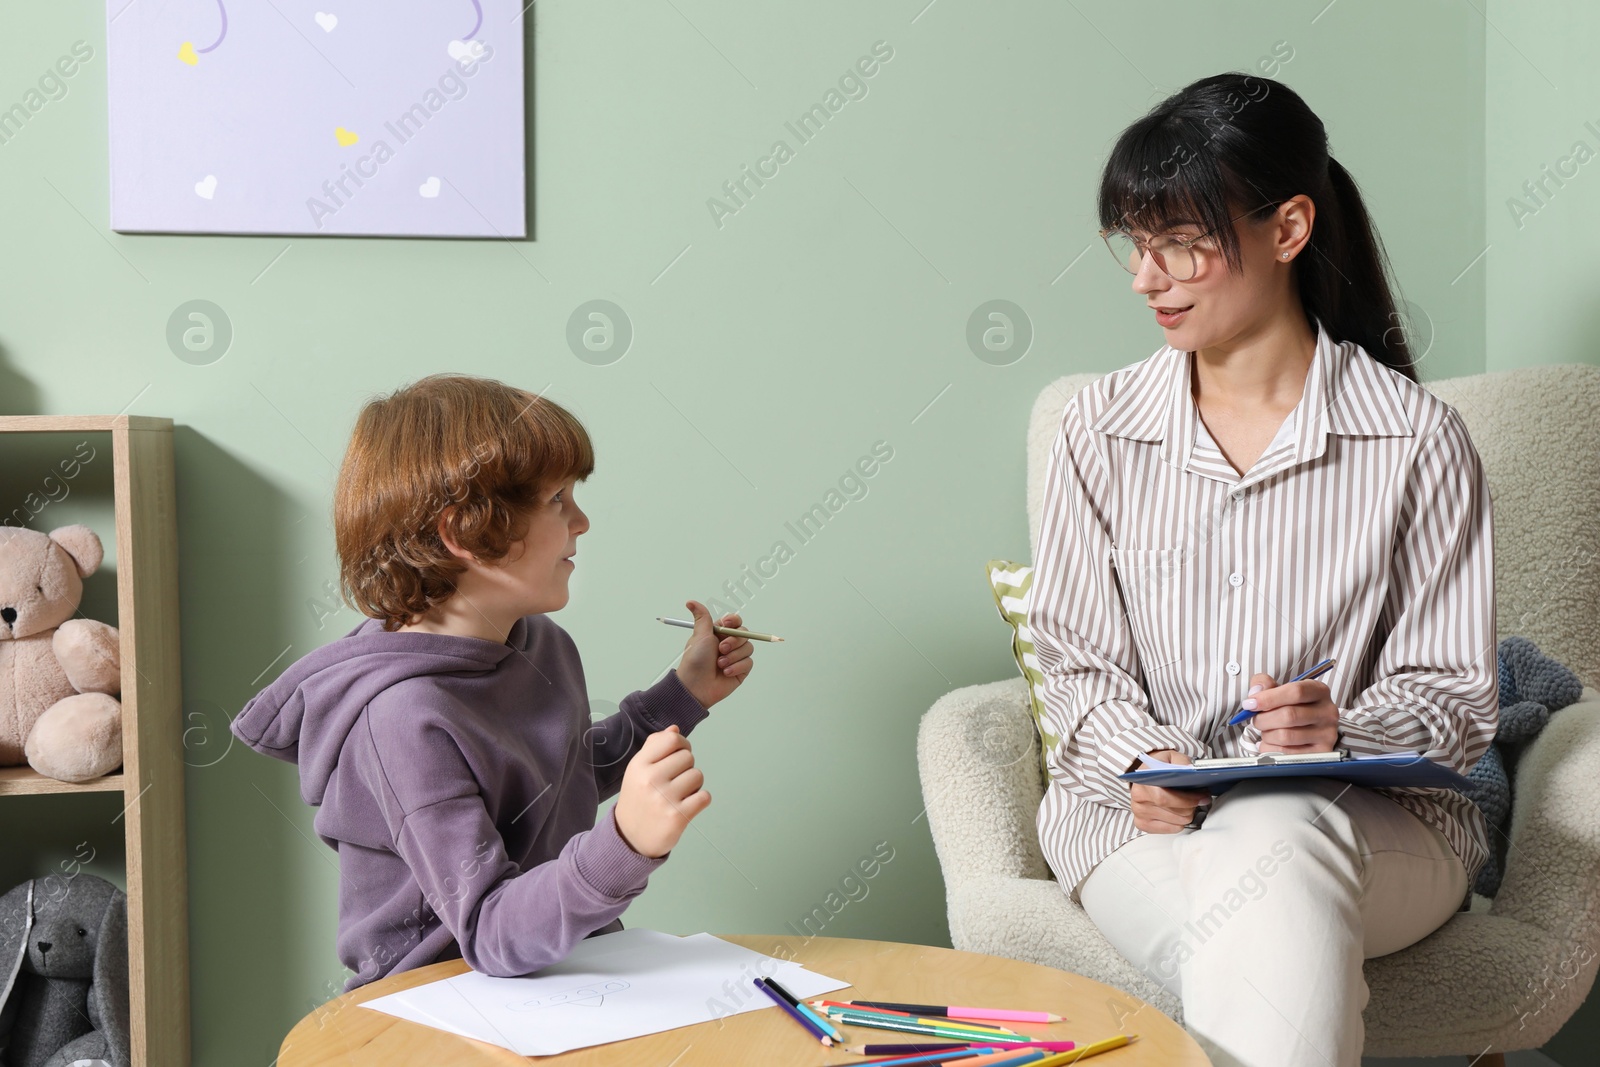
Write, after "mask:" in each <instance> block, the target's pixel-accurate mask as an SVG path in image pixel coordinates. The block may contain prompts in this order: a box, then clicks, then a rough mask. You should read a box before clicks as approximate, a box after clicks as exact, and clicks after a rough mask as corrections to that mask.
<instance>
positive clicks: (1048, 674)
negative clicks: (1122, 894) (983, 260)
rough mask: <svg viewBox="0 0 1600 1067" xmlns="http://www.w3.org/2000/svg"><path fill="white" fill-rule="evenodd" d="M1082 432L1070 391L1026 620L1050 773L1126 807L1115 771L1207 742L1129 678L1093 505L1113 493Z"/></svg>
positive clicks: (1100, 520)
mask: <svg viewBox="0 0 1600 1067" xmlns="http://www.w3.org/2000/svg"><path fill="white" fill-rule="evenodd" d="M1088 437H1089V435H1088V432H1087V429H1086V427H1085V426H1084V423H1083V417H1082V414H1081V412H1080V410H1079V398H1077V397H1074V398H1073V399H1072V400H1071V401H1069V402H1068V403H1067V405H1066V410H1065V411H1064V413H1063V415H1062V421H1061V428H1060V430H1059V431H1058V432H1057V434H1056V439H1055V443H1054V445H1053V446H1052V447H1051V450H1050V458H1049V462H1048V465H1047V468H1046V472H1045V495H1044V504H1043V519H1042V523H1041V528H1040V533H1039V548H1038V553H1037V557H1036V559H1035V560H1034V576H1033V595H1032V597H1031V599H1030V602H1029V607H1028V625H1029V627H1030V629H1031V630H1032V631H1033V640H1034V650H1035V654H1036V655H1037V656H1038V659H1039V668H1040V671H1041V672H1042V673H1043V675H1044V705H1045V717H1046V719H1047V721H1048V723H1049V726H1050V728H1051V731H1052V732H1053V733H1055V734H1056V735H1057V736H1059V737H1060V738H1061V741H1060V743H1059V744H1058V745H1057V746H1056V748H1055V750H1054V751H1053V752H1052V753H1051V754H1050V758H1049V761H1048V762H1049V765H1050V767H1051V774H1052V777H1054V778H1055V779H1056V780H1058V781H1060V782H1061V784H1062V785H1063V786H1065V788H1067V789H1068V790H1069V791H1071V792H1072V793H1074V794H1075V795H1077V796H1079V797H1081V798H1083V799H1085V800H1089V801H1093V802H1096V803H1100V804H1106V805H1110V806H1113V807H1120V808H1130V807H1131V801H1130V795H1129V791H1128V783H1126V782H1123V781H1120V780H1119V779H1118V778H1117V777H1116V776H1117V775H1118V774H1121V773H1123V772H1125V771H1127V770H1128V769H1130V768H1131V767H1132V765H1133V764H1134V762H1135V761H1136V760H1137V759H1138V758H1139V757H1140V756H1141V755H1143V754H1144V753H1147V752H1153V751H1157V750H1160V749H1176V750H1177V751H1180V752H1183V753H1185V754H1187V755H1188V756H1190V757H1191V758H1200V757H1203V756H1204V755H1206V749H1205V746H1204V745H1202V744H1201V743H1200V742H1199V741H1198V740H1196V739H1195V738H1194V737H1193V736H1192V735H1190V734H1189V733H1188V732H1187V731H1185V730H1184V729H1182V728H1181V727H1179V726H1175V725H1171V724H1165V723H1161V722H1158V721H1157V720H1156V719H1155V718H1154V717H1153V716H1152V715H1151V711H1150V699H1149V696H1148V694H1147V693H1146V692H1145V690H1144V688H1143V686H1142V685H1141V684H1140V682H1139V680H1138V678H1137V677H1136V674H1137V672H1138V669H1139V668H1138V660H1137V652H1136V649H1135V645H1134V639H1133V631H1132V629H1131V627H1130V626H1129V623H1128V618H1127V612H1126V608H1125V605H1124V604H1123V600H1122V594H1121V591H1120V588H1119V586H1118V583H1117V578H1116V573H1115V568H1114V567H1113V565H1112V560H1111V548H1112V542H1111V536H1110V533H1109V531H1108V528H1107V525H1106V519H1105V516H1104V515H1103V514H1102V513H1101V511H1100V505H1099V503H1098V502H1099V501H1103V500H1109V499H1110V498H1111V495H1112V494H1111V493H1110V491H1109V490H1110V486H1109V484H1108V478H1107V474H1106V470H1105V465H1104V462H1103V460H1102V458H1101V457H1100V456H1099V454H1098V453H1096V452H1095V451H1094V449H1093V447H1092V444H1091V443H1090V441H1089V440H1088Z"/></svg>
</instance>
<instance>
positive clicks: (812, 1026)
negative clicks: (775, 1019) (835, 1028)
mask: <svg viewBox="0 0 1600 1067" xmlns="http://www.w3.org/2000/svg"><path fill="white" fill-rule="evenodd" d="M750 981H751V984H753V985H754V986H755V987H756V988H757V989H759V990H761V992H763V993H765V994H766V995H767V996H768V997H770V998H771V1000H772V1002H773V1003H774V1004H776V1005H777V1006H778V1007H780V1008H782V1009H783V1010H784V1012H785V1013H786V1014H787V1015H788V1016H789V1017H790V1018H791V1019H793V1020H794V1021H795V1022H797V1023H799V1024H800V1025H801V1026H803V1027H805V1028H806V1032H807V1033H809V1034H811V1035H812V1036H813V1037H815V1038H816V1039H817V1040H818V1041H821V1042H822V1043H823V1044H824V1045H826V1046H828V1047H829V1048H832V1047H833V1038H831V1037H829V1036H828V1035H827V1034H826V1033H825V1032H824V1031H823V1030H822V1028H821V1027H819V1026H817V1024H816V1023H814V1022H812V1021H811V1020H810V1019H807V1018H806V1017H805V1016H804V1015H802V1014H800V1010H799V1009H798V1008H792V1007H790V1006H789V1003H788V1001H786V1000H784V999H783V998H782V997H780V996H778V991H777V990H775V989H769V988H768V987H767V986H766V985H764V984H762V981H761V979H759V978H752V979H750Z"/></svg>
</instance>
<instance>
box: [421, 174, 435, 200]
mask: <svg viewBox="0 0 1600 1067" xmlns="http://www.w3.org/2000/svg"><path fill="white" fill-rule="evenodd" d="M417 192H419V193H421V194H422V195H423V196H425V197H427V198H428V199H429V200H432V199H433V198H434V197H436V196H438V195H439V179H438V178H429V179H428V180H427V181H425V182H423V183H422V184H421V185H419V186H417Z"/></svg>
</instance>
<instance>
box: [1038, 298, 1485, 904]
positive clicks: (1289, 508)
mask: <svg viewBox="0 0 1600 1067" xmlns="http://www.w3.org/2000/svg"><path fill="white" fill-rule="evenodd" d="M1191 362H1192V357H1191V356H1190V354H1189V353H1187V352H1182V351H1179V350H1177V349H1174V348H1172V347H1170V346H1163V347H1162V348H1161V349H1160V350H1158V351H1157V352H1156V353H1154V354H1153V355H1151V356H1150V357H1149V358H1147V359H1144V360H1141V361H1139V362H1138V363H1135V364H1133V365H1132V366H1129V367H1124V368H1122V369H1120V370H1117V371H1113V372H1112V373H1110V374H1107V375H1105V376H1104V377H1102V378H1100V379H1099V380H1097V381H1095V382H1094V383H1092V384H1090V385H1089V386H1087V387H1085V388H1084V389H1083V390H1081V391H1080V392H1079V393H1078V394H1077V395H1076V396H1074V397H1072V399H1071V400H1069V401H1068V402H1067V404H1066V407H1065V409H1064V411H1063V412H1062V420H1061V428H1060V431H1059V432H1058V433H1057V435H1056V440H1055V444H1054V446H1053V447H1052V449H1051V453H1050V460H1049V467H1048V470H1047V472H1046V483H1045V499H1044V511H1043V516H1042V519H1041V528H1040V533H1039V540H1038V553H1037V558H1036V560H1035V564H1034V583H1033V595H1032V597H1031V598H1030V604H1029V612H1028V622H1029V625H1030V626H1031V628H1032V630H1033V637H1034V644H1035V650H1036V652H1037V655H1038V659H1039V666H1040V669H1041V671H1042V673H1043V675H1044V687H1043V689H1044V705H1045V718H1046V720H1047V723H1046V725H1047V727H1048V728H1049V730H1050V732H1051V733H1053V734H1054V735H1055V736H1057V737H1058V738H1060V741H1059V742H1058V743H1057V744H1056V745H1055V747H1054V748H1052V749H1051V750H1050V752H1049V753H1048V756H1047V761H1046V762H1047V764H1048V767H1049V771H1050V779H1051V781H1050V783H1049V786H1048V788H1047V789H1046V792H1045V797H1044V800H1043V802H1042V803H1041V804H1040V807H1039V815H1038V829H1039V837H1040V844H1041V847H1042V849H1043V851H1044V854H1045V858H1046V860H1047V862H1048V863H1049V864H1050V867H1051V870H1053V871H1054V872H1055V875H1056V878H1057V879H1058V880H1059V881H1060V882H1061V883H1062V885H1063V886H1064V887H1067V888H1069V889H1071V890H1072V891H1073V892H1074V894H1075V893H1076V886H1077V884H1078V882H1079V881H1080V880H1081V879H1082V878H1083V877H1084V876H1085V875H1086V874H1088V873H1089V871H1090V870H1092V869H1093V867H1094V865H1095V864H1096V863H1098V862H1099V861H1100V860H1101V859H1103V858H1104V857H1105V856H1106V855H1108V854H1109V853H1110V852H1111V851H1112V850H1114V849H1115V848H1116V847H1117V846H1119V845H1121V844H1123V843H1124V842H1126V841H1128V840H1129V839H1131V838H1132V837H1134V836H1135V835H1136V834H1137V833H1138V832H1139V831H1138V830H1137V829H1136V828H1135V826H1134V822H1133V812H1132V809H1131V807H1130V795H1129V791H1128V783H1126V782H1123V781H1121V780H1119V779H1118V778H1117V777H1116V776H1117V775H1118V774H1120V773H1122V772H1124V771H1126V770H1128V769H1129V767H1130V766H1131V765H1132V764H1133V763H1134V761H1135V760H1137V759H1138V758H1139V756H1140V755H1142V754H1143V753H1146V752H1150V751H1154V750H1158V749H1168V748H1170V749H1176V750H1178V751H1180V752H1184V753H1186V754H1187V755H1188V756H1189V757H1190V758H1200V757H1204V756H1242V755H1254V754H1255V753H1256V752H1257V751H1258V746H1259V745H1260V742H1261V733H1260V731H1259V729H1257V728H1256V726H1255V725H1254V722H1253V720H1252V721H1250V722H1248V723H1245V724H1241V725H1239V726H1228V725H1227V720H1228V718H1229V717H1230V716H1232V714H1233V713H1234V712H1235V711H1236V710H1237V709H1238V707H1239V703H1240V701H1242V700H1243V699H1244V697H1245V693H1246V690H1247V688H1248V682H1249V680H1250V677H1251V676H1252V675H1254V674H1256V673H1265V674H1268V675H1270V676H1272V677H1273V678H1274V679H1276V680H1277V681H1278V682H1279V683H1282V682H1285V681H1287V680H1288V679H1290V678H1292V677H1293V676H1294V675H1295V674H1298V673H1300V672H1301V671H1303V670H1305V669H1306V668H1307V667H1309V666H1311V665H1312V664H1314V663H1317V662H1318V661H1320V660H1322V659H1324V658H1326V657H1329V656H1332V657H1334V658H1335V659H1337V660H1338V663H1337V665H1336V666H1335V667H1334V668H1333V670H1331V671H1329V672H1328V673H1327V674H1324V675H1323V676H1322V677H1321V678H1320V679H1319V680H1320V681H1322V682H1324V683H1326V684H1327V685H1328V686H1329V688H1330V690H1331V698H1332V700H1333V702H1334V704H1336V705H1337V706H1338V708H1339V726H1340V730H1341V733H1340V738H1339V741H1338V743H1337V745H1338V747H1340V748H1344V749H1348V750H1349V751H1350V752H1351V753H1352V754H1355V755H1363V754H1371V753H1382V752H1397V751H1416V752H1421V753H1422V754H1423V755H1424V756H1425V757H1426V758H1428V759H1431V760H1434V761H1435V762H1438V763H1441V764H1443V765H1445V766H1448V767H1450V768H1452V769H1454V770H1456V771H1460V772H1462V773H1465V772H1466V771H1467V770H1468V769H1470V768H1471V766H1472V765H1473V764H1474V763H1476V762H1477V760H1478V758H1479V757H1480V756H1482V755H1483V753H1484V752H1485V751H1486V750H1487V749H1488V747H1489V743H1490V741H1492V740H1493V738H1494V733H1495V728H1496V726H1497V725H1498V722H1499V711H1498V678H1497V673H1496V657H1495V597H1494V571H1493V529H1492V518H1491V506H1490V499H1489V491H1488V483H1487V480H1486V479H1485V477H1484V474H1483V468H1482V464H1481V463H1480V461H1479V457H1478V454H1477V451H1476V450H1475V449H1474V448H1473V445H1472V441H1471V439H1470V438H1469V436H1468V434H1467V431H1466V427H1465V426H1464V425H1463V424H1462V422H1461V419H1460V416H1459V415H1457V413H1456V412H1455V410H1454V409H1453V408H1452V407H1450V406H1449V405H1448V404H1446V403H1445V402H1444V401H1442V400H1440V399H1439V398H1438V397H1436V396H1434V395H1433V394H1432V393H1430V392H1428V391H1427V390H1426V389H1424V388H1423V387H1421V386H1419V385H1417V384H1416V383H1414V382H1412V381H1410V380H1409V379H1407V378H1405V377H1404V376H1403V375H1401V374H1399V373H1398V372H1396V371H1394V370H1392V369H1390V368H1388V367H1386V366H1384V365H1383V364H1381V363H1379V362H1378V361H1377V360H1375V359H1373V358H1372V357H1371V356H1369V355H1368V354H1367V353H1366V352H1365V351H1364V350H1363V349H1361V348H1360V347H1359V346H1358V345H1355V344H1353V343H1349V342H1342V343H1335V342H1334V341H1333V340H1332V339H1331V338H1330V337H1329V336H1328V334H1327V331H1326V330H1325V329H1323V328H1322V326H1321V324H1320V323H1319V324H1318V328H1317V345H1316V353H1315V356H1314V358H1313V359H1312V362H1311V366H1310V369H1309V371H1308V373H1307V375H1306V383H1305V389H1304V392H1303V394H1302V396H1301V399H1300V402H1299V404H1298V406H1297V407H1296V408H1295V410H1294V411H1293V412H1292V413H1291V414H1290V415H1289V417H1288V418H1287V419H1285V421H1284V424H1283V426H1282V427H1280V429H1279V431H1278V435H1277V437H1276V438H1275V439H1274V440H1273V443H1272V444H1271V445H1269V446H1268V448H1267V449H1266V451H1265V452H1263V453H1262V455H1261V457H1260V458H1259V459H1257V460H1256V462H1255V464H1254V465H1253V466H1252V467H1251V468H1250V469H1249V470H1248V471H1246V472H1245V473H1244V474H1243V475H1240V474H1239V473H1238V472H1237V471H1236V470H1234V468H1233V466H1232V464H1230V463H1229V462H1228V460H1227V459H1226V457H1224V456H1223V455H1222V453H1221V451H1220V450H1219V449H1218V448H1217V447H1216V443H1215V441H1214V440H1212V438H1211V435H1210V434H1209V433H1207V432H1206V430H1205V427H1204V424H1203V423H1202V422H1201V421H1200V418H1199V413H1198V411H1197V410H1196V408H1195V404H1194V398H1193V394H1192V392H1191V387H1190V374H1191ZM1244 575H1248V576H1249V579H1250V580H1249V582H1248V583H1247V584H1246V583H1245V582H1244V580H1243V576H1244ZM1224 579H1226V581H1224ZM1380 792H1382V793H1384V794H1385V795H1388V796H1390V797H1392V798H1393V799H1394V800H1395V801H1396V802H1397V803H1398V804H1400V805H1401V806H1402V807H1404V808H1406V809H1407V810H1409V811H1411V812H1413V813H1414V814H1415V815H1417V817H1418V818H1420V819H1422V821H1424V822H1426V823H1428V824H1429V825H1431V826H1434V827H1437V828H1438V829H1439V830H1440V831H1441V832H1442V833H1443V834H1444V835H1445V838H1446V839H1447V840H1448V841H1449V843H1450V846H1451V848H1452V849H1453V850H1454V851H1455V852H1456V854H1457V855H1458V856H1460V857H1461V860H1462V863H1463V864H1464V865H1465V867H1466V869H1467V873H1468V877H1469V880H1470V879H1471V878H1475V877H1476V874H1477V871H1478V868H1479V867H1480V866H1481V865H1482V864H1483V861H1484V859H1485V858H1486V857H1487V855H1488V849H1487V844H1488V841H1487V832H1486V827H1485V824H1484V820H1483V816H1482V814H1481V813H1480V812H1479V811H1478V809H1477V807H1476V806H1475V805H1474V804H1473V803H1472V802H1471V801H1470V800H1468V799H1467V798H1466V797H1465V796H1464V795H1463V794H1460V793H1456V792H1454V791H1451V790H1443V789H1385V790H1380Z"/></svg>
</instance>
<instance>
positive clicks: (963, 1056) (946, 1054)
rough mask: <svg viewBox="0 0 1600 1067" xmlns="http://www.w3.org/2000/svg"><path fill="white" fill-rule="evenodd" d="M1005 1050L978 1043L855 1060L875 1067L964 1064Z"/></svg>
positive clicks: (928, 1066)
mask: <svg viewBox="0 0 1600 1067" xmlns="http://www.w3.org/2000/svg"><path fill="white" fill-rule="evenodd" d="M1006 1051H1008V1050H1006V1049H998V1048H984V1047H983V1046H981V1045H979V1046H974V1047H973V1048H956V1049H945V1050H944V1051H943V1052H923V1053H919V1054H918V1055H915V1056H884V1057H880V1058H878V1059H875V1060H857V1061H856V1062H857V1063H861V1064H867V1063H870V1064H873V1065H874V1067H877V1065H880V1064H881V1065H882V1067H897V1065H899V1064H919V1063H920V1064H926V1065H927V1067H937V1065H939V1064H945V1063H959V1064H962V1065H965V1064H968V1063H975V1062H977V1061H976V1057H978V1056H988V1055H990V1054H992V1053H995V1052H1006Z"/></svg>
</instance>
